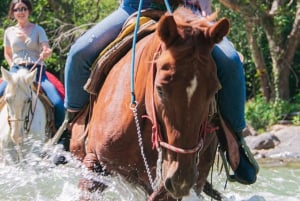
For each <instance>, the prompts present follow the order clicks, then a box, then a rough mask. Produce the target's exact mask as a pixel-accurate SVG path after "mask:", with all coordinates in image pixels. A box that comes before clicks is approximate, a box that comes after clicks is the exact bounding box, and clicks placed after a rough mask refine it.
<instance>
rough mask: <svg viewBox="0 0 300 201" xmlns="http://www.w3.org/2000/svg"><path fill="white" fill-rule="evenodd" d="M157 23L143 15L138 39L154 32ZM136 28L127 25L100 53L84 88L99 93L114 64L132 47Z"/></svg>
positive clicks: (133, 25)
mask: <svg viewBox="0 0 300 201" xmlns="http://www.w3.org/2000/svg"><path fill="white" fill-rule="evenodd" d="M155 25H156V21H155V20H152V19H151V18H149V17H141V18H140V26H139V30H138V34H137V40H140V39H141V38H143V37H145V36H146V35H148V34H150V33H152V32H154V31H155ZM134 28H135V24H129V25H127V26H125V29H124V30H123V31H122V32H121V33H120V34H119V37H118V38H117V39H116V40H114V41H113V42H112V43H111V44H110V45H108V46H107V47H106V48H105V49H104V50H103V51H102V52H101V53H100V54H99V56H98V58H97V59H96V61H95V62H94V64H93V66H92V69H91V70H92V71H91V75H90V77H89V79H88V81H87V82H86V84H85V86H84V89H85V90H86V91H87V92H88V93H90V94H92V95H97V94H98V93H99V91H100V89H101V86H102V84H103V82H104V80H105V78H106V76H107V74H108V73H109V71H110V70H111V68H112V67H113V65H114V64H116V63H117V62H118V61H119V60H120V58H122V57H123V56H124V55H125V54H126V53H127V52H128V51H129V50H130V49H131V46H132V40H133V37H134V36H133V31H134Z"/></svg>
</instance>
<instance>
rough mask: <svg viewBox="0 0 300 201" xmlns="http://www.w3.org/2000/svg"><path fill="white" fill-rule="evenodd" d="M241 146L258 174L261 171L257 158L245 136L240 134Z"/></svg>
mask: <svg viewBox="0 0 300 201" xmlns="http://www.w3.org/2000/svg"><path fill="white" fill-rule="evenodd" d="M239 139H240V140H239V142H238V143H239V146H240V147H241V148H242V149H243V151H244V153H245V155H246V157H247V158H248V160H249V162H250V164H251V165H252V166H253V167H254V169H255V173H256V174H257V173H258V172H259V165H258V163H257V161H256V160H255V158H254V156H253V154H252V152H251V151H250V149H249V147H248V145H247V144H246V141H245V140H244V138H243V137H241V136H239Z"/></svg>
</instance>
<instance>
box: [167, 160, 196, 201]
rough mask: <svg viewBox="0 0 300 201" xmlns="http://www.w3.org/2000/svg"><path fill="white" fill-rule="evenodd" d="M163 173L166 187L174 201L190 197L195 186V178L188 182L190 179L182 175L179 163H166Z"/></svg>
mask: <svg viewBox="0 0 300 201" xmlns="http://www.w3.org/2000/svg"><path fill="white" fill-rule="evenodd" d="M166 164H168V165H166ZM162 173H163V175H162V178H163V183H164V187H165V189H166V190H167V191H168V192H169V194H170V195H171V196H172V197H173V198H174V199H180V198H182V197H184V196H187V195H189V193H190V189H191V188H192V187H193V185H194V179H192V178H193V177H189V178H190V179H192V180H188V179H187V178H188V177H185V176H183V175H181V174H180V173H181V171H180V170H179V168H178V162H177V161H173V162H172V163H167V162H166V161H165V163H164V164H163V171H162Z"/></svg>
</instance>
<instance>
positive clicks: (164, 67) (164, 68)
mask: <svg viewBox="0 0 300 201" xmlns="http://www.w3.org/2000/svg"><path fill="white" fill-rule="evenodd" d="M161 70H170V65H169V64H164V65H162V67H161Z"/></svg>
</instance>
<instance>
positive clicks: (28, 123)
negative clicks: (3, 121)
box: [7, 90, 37, 134]
mask: <svg viewBox="0 0 300 201" xmlns="http://www.w3.org/2000/svg"><path fill="white" fill-rule="evenodd" d="M32 97H33V95H32V90H30V98H29V107H28V110H27V113H26V116H25V118H24V119H21V118H11V116H10V115H9V111H8V118H7V121H8V125H9V127H10V129H11V122H24V130H25V134H28V132H29V130H30V127H31V124H32V120H33V116H34V111H35V107H33V102H32ZM35 102H37V99H36V101H35ZM34 105H36V103H35V104H34ZM7 110H8V108H7ZM30 116H31V118H30Z"/></svg>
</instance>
